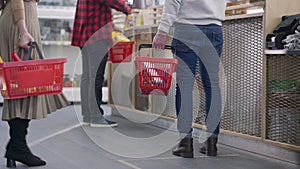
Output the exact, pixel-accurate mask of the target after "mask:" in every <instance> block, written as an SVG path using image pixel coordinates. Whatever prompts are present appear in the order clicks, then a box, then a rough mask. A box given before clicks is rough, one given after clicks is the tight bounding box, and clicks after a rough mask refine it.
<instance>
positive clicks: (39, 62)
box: [0, 58, 67, 68]
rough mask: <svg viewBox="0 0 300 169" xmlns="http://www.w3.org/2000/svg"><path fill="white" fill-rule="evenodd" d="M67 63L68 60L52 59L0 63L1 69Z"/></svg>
mask: <svg viewBox="0 0 300 169" xmlns="http://www.w3.org/2000/svg"><path fill="white" fill-rule="evenodd" d="M65 62H67V58H50V59H40V60H24V61H20V62H3V63H0V67H2V68H9V67H22V66H34V65H48V64H58V63H65Z"/></svg>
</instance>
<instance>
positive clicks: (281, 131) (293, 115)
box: [266, 55, 300, 146]
mask: <svg viewBox="0 0 300 169" xmlns="http://www.w3.org/2000/svg"><path fill="white" fill-rule="evenodd" d="M299 68H300V55H299V56H289V55H268V56H267V69H266V70H267V114H266V117H267V118H266V121H267V123H266V124H267V125H266V132H267V136H266V137H267V138H266V139H270V140H273V141H278V142H283V143H288V144H292V145H297V146H300V69H299Z"/></svg>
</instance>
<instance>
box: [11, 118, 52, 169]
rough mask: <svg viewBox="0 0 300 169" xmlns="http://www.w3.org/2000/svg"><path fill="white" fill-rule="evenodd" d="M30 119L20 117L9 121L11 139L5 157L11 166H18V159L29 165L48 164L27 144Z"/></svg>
mask: <svg viewBox="0 0 300 169" xmlns="http://www.w3.org/2000/svg"><path fill="white" fill-rule="evenodd" d="M29 121H30V120H27V119H20V118H15V119H12V120H10V121H8V124H9V127H10V128H9V134H10V140H9V142H8V144H7V146H6V153H5V158H6V159H7V167H9V168H12V167H16V161H18V162H21V163H23V164H25V165H27V166H42V165H46V162H45V161H43V160H41V159H40V158H39V157H37V156H35V155H33V154H32V152H31V151H30V149H29V147H28V146H27V142H26V135H27V128H28V125H29Z"/></svg>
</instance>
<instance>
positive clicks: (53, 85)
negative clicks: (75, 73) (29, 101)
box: [0, 53, 67, 99]
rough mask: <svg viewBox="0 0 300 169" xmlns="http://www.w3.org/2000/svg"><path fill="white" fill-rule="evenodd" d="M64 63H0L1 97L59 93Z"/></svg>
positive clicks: (61, 86)
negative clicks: (0, 77) (0, 76)
mask: <svg viewBox="0 0 300 169" xmlns="http://www.w3.org/2000/svg"><path fill="white" fill-rule="evenodd" d="M12 55H15V56H16V57H18V56H17V55H16V54H15V53H12ZM66 61H67V59H66V58H53V59H42V60H24V61H18V62H4V63H0V75H2V78H3V82H2V86H3V87H2V91H1V94H2V96H3V97H4V98H5V99H15V98H24V97H28V96H36V95H42V94H58V93H61V92H62V88H63V72H64V63H65V62H66Z"/></svg>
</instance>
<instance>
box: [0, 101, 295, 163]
mask: <svg viewBox="0 0 300 169" xmlns="http://www.w3.org/2000/svg"><path fill="white" fill-rule="evenodd" d="M105 109H106V111H107V112H108V111H109V110H110V109H109V108H108V107H107V106H105ZM110 118H112V119H113V120H115V121H117V122H118V123H119V126H118V127H117V128H91V127H88V126H81V125H80V121H81V116H80V105H71V106H68V107H66V108H64V109H62V110H59V111H57V112H55V113H52V114H51V115H49V117H48V118H46V119H42V120H35V121H32V122H31V123H30V124H31V125H30V127H29V134H28V136H27V139H28V143H29V145H30V147H31V149H32V151H33V152H34V153H35V154H36V155H38V156H40V157H41V158H43V159H45V160H46V161H47V165H46V166H42V167H34V168H35V169H202V168H203V169H253V168H255V169H300V166H298V165H295V164H291V163H287V162H283V161H280V160H275V159H272V158H268V157H264V156H260V155H257V154H253V153H249V152H246V151H242V150H238V149H235V148H232V147H227V146H224V145H219V155H218V156H217V157H207V156H205V155H202V154H200V153H199V152H198V149H199V144H198V143H197V141H194V145H195V146H194V149H195V150H194V151H195V158H194V159H184V158H179V157H175V156H173V155H171V149H170V148H169V147H171V146H173V145H172V144H171V140H168V138H171V137H172V138H173V137H176V135H177V134H176V132H174V131H166V130H164V129H161V128H158V127H154V126H151V125H148V124H147V123H137V122H133V121H130V120H127V119H126V118H121V117H118V116H112V117H110ZM0 133H1V137H0V154H1V155H0V156H1V158H0V169H4V168H6V167H5V163H6V161H5V159H4V158H2V157H3V154H4V152H5V145H6V143H7V141H8V126H7V123H6V122H0ZM110 133H112V134H110ZM162 133H163V134H162ZM166 135H167V137H162V138H161V141H158V142H155V141H149V140H155V139H154V138H157V137H158V136H166ZM124 136H125V137H126V138H127V139H124ZM124 140H126V141H124ZM195 140H197V139H195ZM168 143H170V144H168ZM277 158H280V157H277ZM17 167H18V168H23V169H24V168H28V167H26V166H24V165H22V164H20V163H17Z"/></svg>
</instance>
